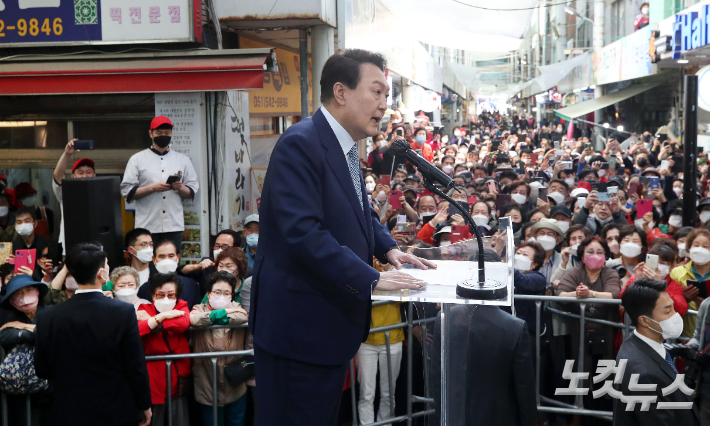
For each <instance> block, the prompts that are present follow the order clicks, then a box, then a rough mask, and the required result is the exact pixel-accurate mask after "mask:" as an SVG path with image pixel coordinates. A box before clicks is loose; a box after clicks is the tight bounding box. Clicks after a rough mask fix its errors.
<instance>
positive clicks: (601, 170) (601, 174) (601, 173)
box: [597, 169, 606, 177]
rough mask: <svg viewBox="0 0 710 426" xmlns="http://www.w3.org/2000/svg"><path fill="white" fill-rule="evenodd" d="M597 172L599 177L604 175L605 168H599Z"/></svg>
mask: <svg viewBox="0 0 710 426" xmlns="http://www.w3.org/2000/svg"><path fill="white" fill-rule="evenodd" d="M597 174H598V175H599V177H602V176H604V175H606V170H604V169H600V170H599V171H598V172H597Z"/></svg>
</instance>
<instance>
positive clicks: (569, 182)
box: [565, 178, 574, 189]
mask: <svg viewBox="0 0 710 426" xmlns="http://www.w3.org/2000/svg"><path fill="white" fill-rule="evenodd" d="M565 183H566V184H567V185H568V186H569V187H570V189H572V188H574V178H567V179H565Z"/></svg>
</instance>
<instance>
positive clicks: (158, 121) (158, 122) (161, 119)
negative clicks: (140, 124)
mask: <svg viewBox="0 0 710 426" xmlns="http://www.w3.org/2000/svg"><path fill="white" fill-rule="evenodd" d="M163 124H167V125H169V126H170V127H173V122H172V121H170V119H169V118H168V117H166V116H164V115H159V116H157V117H155V118H154V119H153V121H151V122H150V130H155V129H157V128H158V127H160V126H162V125H163Z"/></svg>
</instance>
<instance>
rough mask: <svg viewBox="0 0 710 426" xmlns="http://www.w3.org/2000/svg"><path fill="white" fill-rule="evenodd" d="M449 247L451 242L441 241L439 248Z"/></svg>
mask: <svg viewBox="0 0 710 426" xmlns="http://www.w3.org/2000/svg"><path fill="white" fill-rule="evenodd" d="M450 245H451V241H442V242H441V244H439V247H447V246H450Z"/></svg>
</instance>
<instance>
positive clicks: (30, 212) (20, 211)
mask: <svg viewBox="0 0 710 426" xmlns="http://www.w3.org/2000/svg"><path fill="white" fill-rule="evenodd" d="M26 214H28V215H30V217H31V218H32V220H33V221H34V220H36V219H37V218H36V217H35V207H22V208H21V209H17V211H16V212H15V217H20V216H23V215H26Z"/></svg>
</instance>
